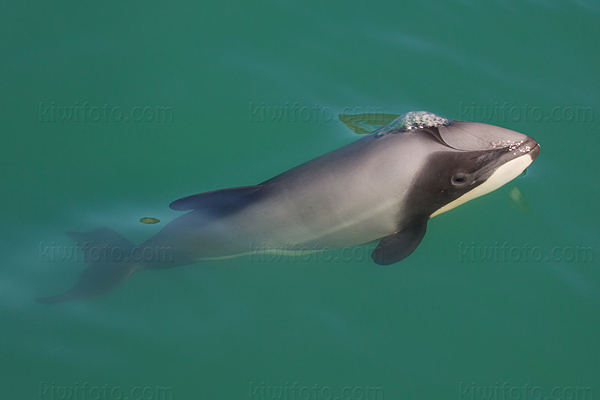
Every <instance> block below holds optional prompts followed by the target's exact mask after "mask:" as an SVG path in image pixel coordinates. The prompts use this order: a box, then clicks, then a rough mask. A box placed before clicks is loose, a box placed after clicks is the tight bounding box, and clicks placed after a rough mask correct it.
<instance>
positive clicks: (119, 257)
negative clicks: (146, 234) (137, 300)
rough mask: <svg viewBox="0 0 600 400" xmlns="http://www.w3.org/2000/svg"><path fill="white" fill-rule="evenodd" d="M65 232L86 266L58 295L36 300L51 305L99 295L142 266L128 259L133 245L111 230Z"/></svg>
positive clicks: (113, 287) (111, 288)
mask: <svg viewBox="0 0 600 400" xmlns="http://www.w3.org/2000/svg"><path fill="white" fill-rule="evenodd" d="M67 235H69V236H70V237H71V238H72V239H73V240H75V242H77V245H78V246H79V247H80V248H81V250H82V251H83V257H84V261H85V262H86V263H87V264H89V267H87V268H86V269H85V270H84V271H83V272H82V274H81V276H80V277H79V281H78V282H77V283H76V284H75V286H74V287H73V288H71V289H70V290H68V291H67V292H65V293H63V294H60V295H57V296H52V297H44V298H38V299H36V301H38V302H40V303H44V304H54V303H61V302H63V301H73V300H82V299H88V298H93V297H97V296H101V295H103V294H106V293H108V292H110V291H112V290H113V289H115V288H116V287H117V286H119V284H121V282H123V281H124V280H125V279H127V278H128V277H129V275H131V274H132V273H134V272H135V271H137V270H139V269H141V268H142V266H141V265H140V263H139V262H134V261H133V260H131V254H132V249H133V248H134V247H135V246H134V244H133V243H131V242H130V241H129V240H127V239H126V238H124V237H123V236H121V235H119V234H118V233H117V232H115V231H113V230H111V229H107V228H98V229H96V230H94V231H92V232H89V233H78V232H68V233H67Z"/></svg>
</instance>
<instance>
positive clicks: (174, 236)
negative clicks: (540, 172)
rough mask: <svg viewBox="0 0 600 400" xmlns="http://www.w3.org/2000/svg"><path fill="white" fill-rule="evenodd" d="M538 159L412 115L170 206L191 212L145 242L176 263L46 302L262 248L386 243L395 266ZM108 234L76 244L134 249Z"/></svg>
mask: <svg viewBox="0 0 600 400" xmlns="http://www.w3.org/2000/svg"><path fill="white" fill-rule="evenodd" d="M538 153H539V145H538V144H537V142H535V140H533V139H531V138H529V137H527V136H525V135H523V134H520V133H518V132H514V131H510V130H507V129H503V128H499V127H495V126H491V125H485V124H478V123H468V122H458V121H450V120H446V119H443V118H440V117H437V116H435V115H434V114H429V113H421V114H419V113H409V114H406V115H404V116H402V117H399V118H397V119H396V120H394V121H393V122H391V123H390V124H388V125H386V126H384V127H382V128H381V129H379V130H377V131H375V132H373V133H371V134H369V135H367V136H365V137H363V138H361V139H359V140H357V141H355V142H353V143H351V144H349V145H347V146H344V147H341V148H339V149H337V150H334V151H332V152H330V153H327V154H325V155H323V156H320V157H318V158H315V159H313V160H311V161H309V162H306V163H304V164H302V165H300V166H298V167H295V168H293V169H291V170H289V171H287V172H284V173H282V174H281V175H278V176H276V177H274V178H272V179H270V180H268V181H266V182H263V183H261V184H259V185H256V186H248V187H243V188H233V189H224V190H218V191H214V192H208V193H202V194H199V195H194V196H190V197H187V198H183V199H180V200H177V201H175V202H173V203H172V204H171V208H173V209H175V210H181V211H189V212H188V213H186V214H184V215H183V216H181V217H179V218H177V219H176V220H174V221H172V222H171V223H169V224H168V225H167V226H166V227H165V228H163V230H161V231H160V232H159V233H158V234H157V235H155V236H154V237H152V238H151V239H149V240H148V241H147V242H145V243H143V244H142V245H141V247H142V248H144V247H151V248H154V247H156V246H160V247H168V248H171V249H172V250H173V254H174V256H175V257H174V259H173V260H172V262H170V263H164V262H162V263H151V262H150V263H145V264H139V263H138V264H132V263H125V264H124V263H119V264H115V265H116V266H115V267H110V268H108V270H111V271H112V272H110V274H111V275H112V278H109V277H107V268H106V266H104V269H101V267H98V266H97V265H96V266H95V265H94V264H93V263H90V265H91V266H90V267H89V268H88V270H86V271H89V272H88V275H89V276H85V275H86V273H85V272H84V274H83V275H82V278H81V279H80V282H79V283H78V284H77V285H76V286H75V288H73V289H71V290H70V291H69V292H67V293H65V294H63V295H59V296H55V297H51V298H47V299H42V301H44V302H58V301H65V300H73V299H77V298H83V297H92V296H95V295H98V294H102V293H104V292H106V291H108V290H110V289H112V288H113V287H114V286H116V285H118V284H119V283H120V282H121V281H122V280H124V279H125V278H127V276H129V275H130V274H131V273H133V272H135V271H137V270H140V269H155V268H170V267H174V266H178V265H185V264H191V263H194V262H198V261H202V260H208V259H215V258H227V257H233V256H238V255H243V254H245V253H249V252H252V251H256V249H257V248H259V249H262V250H267V251H277V250H290V249H308V250H319V249H332V248H340V247H349V246H357V245H361V244H365V243H369V242H372V241H375V240H381V241H380V243H379V245H378V247H377V249H376V250H375V251H374V253H373V255H372V256H373V259H374V261H375V262H376V263H378V264H392V263H394V262H397V261H400V260H401V259H403V258H405V257H406V256H408V255H409V254H411V253H412V252H413V251H414V249H415V248H416V247H417V246H418V244H419V243H420V241H421V239H422V238H423V236H424V234H425V230H426V223H427V220H428V219H429V218H431V217H432V216H434V215H437V214H438V213H441V212H444V211H446V209H450V208H453V207H455V206H456V205H459V204H461V203H462V202H465V201H468V200H470V199H471V198H474V197H478V196H480V195H482V194H485V193H487V192H489V191H491V190H494V189H495V188H497V187H499V186H501V185H502V184H504V183H506V182H508V181H509V180H511V179H513V178H514V177H516V176H517V175H518V174H519V173H520V172H521V171H522V170H523V169H524V168H525V167H526V166H527V165H528V164H529V163H530V162H531V161H533V159H534V158H535V157H536V156H537V154H538ZM517 170H518V172H515V171H517ZM513 175H514V176H513ZM110 232H112V231H109V230H97V231H94V232H92V233H88V234H76V233H72V234H71V236H72V237H73V238H74V239H75V240H77V241H78V242H83V241H88V242H91V243H96V244H100V243H104V242H107V241H108V242H110V243H113V245H114V246H122V247H127V246H130V245H132V244H131V243H129V242H127V240H126V239H124V238H122V237H120V236H119V235H118V234H116V233H114V234H113V233H110ZM100 233H101V235H100ZM99 236H102V237H101V238H100V237H99ZM107 238H108V240H107ZM90 270H91V271H90ZM94 282H102V284H94ZM107 282H108V283H107ZM90 288H92V290H91V289H90ZM90 293H92V294H90Z"/></svg>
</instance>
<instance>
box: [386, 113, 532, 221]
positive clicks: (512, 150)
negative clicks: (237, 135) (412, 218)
mask: <svg viewBox="0 0 600 400" xmlns="http://www.w3.org/2000/svg"><path fill="white" fill-rule="evenodd" d="M411 114H416V115H417V116H419V118H416V119H415V116H414V115H413V117H412V118H411ZM423 116H427V118H426V122H424V123H423ZM401 119H403V121H405V122H404V127H401V131H403V133H405V134H409V135H415V136H417V135H419V136H420V137H422V138H424V139H426V140H427V141H434V142H436V146H435V149H436V150H435V151H433V152H431V153H430V154H429V155H428V156H427V159H426V160H424V164H423V168H422V170H421V172H420V173H419V176H418V177H417V178H416V179H415V181H414V195H413V196H412V199H409V201H410V200H412V202H414V203H413V204H414V206H417V207H418V208H420V209H421V212H422V213H423V214H426V215H429V216H430V217H435V216H436V215H439V214H441V213H443V212H446V211H448V210H451V209H453V208H455V207H457V206H459V205H461V204H464V203H466V202H467V201H469V200H472V199H474V198H477V197H479V196H482V195H484V194H487V193H489V192H491V191H493V190H496V189H498V188H499V187H501V186H502V185H504V184H506V183H508V182H510V181H511V180H513V179H514V178H516V177H517V176H519V175H520V174H521V173H522V172H523V171H524V170H525V168H527V166H528V165H529V164H531V162H532V161H533V160H535V158H536V157H537V156H538V154H539V152H540V146H539V144H538V143H537V142H536V141H535V140H534V139H532V138H530V137H529V136H527V135H524V134H522V133H519V132H515V131H511V130H509V129H504V128H500V127H497V126H493V125H487V124H482V123H477V122H464V121H452V120H448V119H445V118H441V117H438V116H436V115H435V114H431V113H424V112H418V113H409V114H406V115H404V116H402V117H400V118H398V120H401ZM415 120H417V123H416V126H415V125H414V124H415V122H414V121H415ZM406 121H408V122H409V123H408V124H407V123H406ZM411 121H412V122H411ZM419 121H420V122H419ZM410 123H413V126H414V127H413V128H411V125H410ZM390 125H392V124H390ZM401 125H402V123H401V124H398V123H396V127H398V126H401ZM390 133H398V131H395V132H394V131H391V132H390ZM421 135H422V136H421ZM423 196H426V197H427V198H428V201H427V202H422V201H421V202H419V199H423ZM419 203H420V205H418V204H419ZM424 204H426V206H425V205H424Z"/></svg>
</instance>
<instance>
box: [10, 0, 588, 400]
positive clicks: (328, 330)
mask: <svg viewBox="0 0 600 400" xmlns="http://www.w3.org/2000/svg"><path fill="white" fill-rule="evenodd" d="M0 10H1V11H0V21H1V22H0V82H1V91H0V132H1V133H2V136H1V141H2V142H1V144H0V171H2V188H3V189H2V191H1V192H0V199H1V200H0V201H1V203H0V204H1V205H2V207H1V210H0V221H2V223H1V233H0V235H1V241H0V246H1V247H0V248H1V250H2V267H1V268H2V269H1V275H0V296H1V297H0V299H1V301H0V326H1V328H0V329H1V330H0V332H1V334H2V336H1V337H2V341H1V344H0V399H11V400H12V399H16V400H19V399H59V398H72V399H94V398H96V399H100V398H102V399H118V398H128V399H138V398H145V399H159V398H172V399H219V400H234V399H235V400H237V399H261V400H263V399H271V398H282V399H286V400H295V399H301V398H304V399H328V398H330V399H334V398H337V399H338V400H342V399H352V400H356V399H361V400H362V399H367V398H369V399H371V398H374V399H375V398H376V399H394V400H396V399H397V400H402V399H457V398H458V399H480V398H481V399H482V398H487V399H503V398H506V399H509V398H514V399H517V398H520V399H526V398H528V399H529V398H533V399H535V398H544V399H576V398H577V399H582V398H586V399H590V398H599V397H600V342H599V340H598V339H599V337H600V294H599V293H600V291H599V289H600V273H599V271H598V258H599V257H600V254H598V250H599V248H598V244H599V234H598V222H599V218H598V217H599V212H598V205H597V199H598V197H599V196H600V186H599V185H598V173H597V171H598V170H599V168H600V160H599V158H598V156H597V151H598V146H599V145H600V139H599V136H598V120H599V119H600V97H599V96H598V94H599V93H600V80H599V78H598V66H599V65H600V51H599V50H600V46H599V44H598V43H599V42H598V38H599V37H600V25H599V24H598V20H599V18H600V7H599V6H598V5H597V3H596V2H593V1H591V0H590V1H586V0H579V1H570V2H569V1H547V2H542V1H520V2H496V1H492V2H478V1H474V0H466V1H457V2H441V1H440V2H435V1H429V2H411V3H408V2H407V3H406V4H400V3H391V2H385V3H384V2H374V3H373V2H365V1H362V2H359V1H352V2H343V1H339V0H336V1H273V2H266V1H252V2H220V3H218V2H210V3H198V4H196V3H193V2H187V3H183V2H154V1H152V2H113V1H110V2H91V3H90V2H82V3H73V2H63V1H59V2H37V1H36V2H33V1H28V0H26V1H20V2H17V1H9V2H4V3H3V4H2V7H1V9H0ZM412 110H428V111H432V112H435V113H437V114H439V115H442V116H444V117H447V118H452V119H462V120H473V121H481V122H487V123H492V124H496V125H500V126H503V127H506V128H509V129H514V130H517V131H520V132H524V133H526V134H528V135H530V136H532V137H534V138H535V139H536V140H538V141H539V142H540V143H541V146H542V151H541V155H540V157H539V158H538V159H537V160H536V161H535V162H534V163H533V164H532V165H531V166H530V168H529V169H528V172H527V175H526V176H524V177H520V178H518V179H517V180H515V181H514V182H512V183H510V184H508V185H507V186H505V187H503V188H501V189H499V190H497V191H496V192H494V193H492V194H490V195H488V196H485V197H484V198H481V199H477V200H475V201H473V202H472V203H470V204H468V205H466V206H464V207H460V208H458V209H455V210H453V211H452V212H449V213H447V214H443V215H441V216H440V217H436V218H435V219H434V220H432V221H431V222H430V223H429V229H428V233H427V236H426V237H425V240H424V241H423V243H422V244H421V246H420V247H419V248H418V249H417V251H416V252H415V253H414V254H413V255H412V256H411V257H409V258H408V259H406V260H404V261H403V262H401V263H399V264H396V265H393V266H390V267H381V266H377V265H375V264H373V263H371V262H370V261H369V260H368V259H364V260H358V259H353V262H331V261H330V262H328V261H327V260H318V261H314V260H290V259H285V260H270V261H268V260H267V261H265V262H257V261H256V260H254V261H253V260H249V259H248V258H238V259H233V260H227V261H218V262H217V261H215V262H206V263H204V264H203V265H201V266H188V267H182V268H177V269H173V270H168V271H154V272H147V273H139V274H135V275H134V276H132V277H131V278H130V279H129V280H128V281H127V282H125V283H124V284H123V285H122V286H121V287H120V288H118V289H117V290H116V291H114V292H112V293H111V294H110V295H108V296H105V297H102V298H98V299H94V300H90V301H84V302H78V303H67V304H61V305H56V306H45V305H41V304H38V303H36V302H34V301H33V300H32V299H33V298H34V297H39V296H47V295H51V294H56V293H58V292H60V291H62V290H66V289H67V288H68V287H69V286H70V285H71V284H72V283H73V282H74V281H75V280H76V279H77V277H78V276H79V273H80V271H81V270H82V268H83V263H81V262H75V261H71V262H63V261H61V259H60V257H53V256H52V254H53V253H51V251H54V250H52V249H65V248H70V247H72V246H73V242H72V241H71V239H69V238H68V237H67V236H66V235H65V232H67V231H91V230H93V229H95V228H97V227H99V226H106V227H110V228H112V229H114V230H116V231H118V232H120V233H122V234H123V235H125V236H126V237H128V238H129V239H130V240H132V241H133V242H135V243H141V242H143V241H144V240H146V239H147V238H149V237H151V236H152V235H153V234H155V233H156V232H158V230H160V229H161V228H162V227H164V226H165V224H167V223H168V222H169V221H171V220H173V219H174V218H176V217H177V216H179V215H180V212H177V211H172V210H170V209H169V208H168V204H169V203H170V202H171V201H173V200H175V199H178V198H180V197H184V196H187V195H190V194H194V193H199V192H203V191H208V190H215V189H219V188H225V187H233V186H243V185H249V184H255V183H258V182H261V181H264V180H266V179H268V178H270V177H272V176H274V175H276V174H278V173H280V172H282V171H284V170H286V169H288V168H291V167H293V166H295V165H297V164H299V163H301V162H304V161H307V160H309V159H311V158H313V157H315V156H317V155H320V154H323V153H325V152H327V151H329V150H332V149H334V148H337V147H339V146H342V145H344V144H346V143H349V142H351V141H353V140H355V139H356V138H357V135H356V134H354V133H352V132H351V131H349V130H348V129H346V128H345V127H344V126H343V124H341V123H340V122H339V121H338V120H336V118H335V115H337V114H338V113H352V112H356V113H362V112H385V113H397V114H402V113H405V112H407V111H412ZM126 118H129V121H125V119H126ZM515 186H517V187H518V188H519V189H520V190H521V191H522V193H523V194H524V195H525V197H526V199H527V202H528V203H529V208H530V210H529V211H523V207H518V206H515V204H511V201H510V199H509V192H510V190H511V188H513V187H515ZM144 217H150V218H157V219H159V220H160V223H157V224H143V223H140V219H141V218H144ZM48 249H50V250H48ZM527 249H529V250H527ZM555 249H556V250H555ZM488 251H495V253H494V254H492V255H491V256H490V257H487V256H486V254H488V253H486V252H488ZM489 254H491V253H489ZM489 254H488V255H489ZM546 257H548V258H547V259H546ZM69 396H70V397H69ZM278 396H279V397H278ZM286 396H287V397H286ZM502 396H504V397H502Z"/></svg>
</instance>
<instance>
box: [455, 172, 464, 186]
mask: <svg viewBox="0 0 600 400" xmlns="http://www.w3.org/2000/svg"><path fill="white" fill-rule="evenodd" d="M465 183H467V175H466V174H463V173H460V172H459V173H458V174H456V175H454V176H453V177H452V184H453V185H464V184H465Z"/></svg>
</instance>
